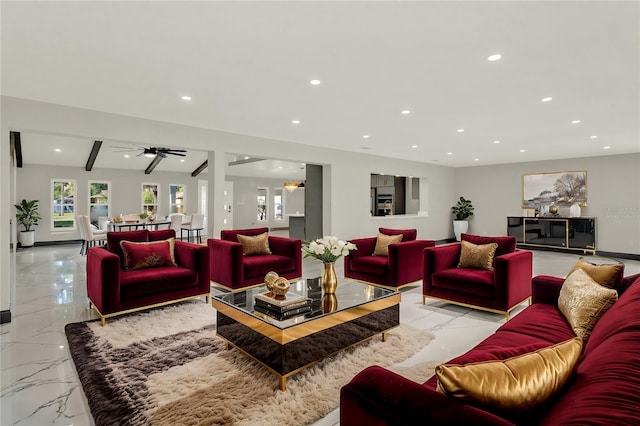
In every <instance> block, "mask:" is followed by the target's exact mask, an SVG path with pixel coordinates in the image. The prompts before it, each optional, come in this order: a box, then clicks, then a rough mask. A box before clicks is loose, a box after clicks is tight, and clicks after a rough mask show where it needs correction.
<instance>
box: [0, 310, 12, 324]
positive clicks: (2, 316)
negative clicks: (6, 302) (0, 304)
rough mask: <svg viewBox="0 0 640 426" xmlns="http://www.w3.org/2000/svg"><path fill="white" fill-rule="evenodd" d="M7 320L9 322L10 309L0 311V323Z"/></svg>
mask: <svg viewBox="0 0 640 426" xmlns="http://www.w3.org/2000/svg"><path fill="white" fill-rule="evenodd" d="M7 322H11V311H10V310H8V309H7V310H6V311H0V324H4V323H7Z"/></svg>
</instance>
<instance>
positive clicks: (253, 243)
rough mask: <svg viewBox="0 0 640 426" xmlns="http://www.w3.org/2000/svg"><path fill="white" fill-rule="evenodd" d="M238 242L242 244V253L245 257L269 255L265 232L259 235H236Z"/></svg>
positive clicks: (267, 236)
mask: <svg viewBox="0 0 640 426" xmlns="http://www.w3.org/2000/svg"><path fill="white" fill-rule="evenodd" d="M238 242H239V243H240V244H242V252H243V253H244V255H245V256H256V255H259V254H271V250H270V249H269V234H268V233H267V232H263V233H262V234H259V235H240V234H238Z"/></svg>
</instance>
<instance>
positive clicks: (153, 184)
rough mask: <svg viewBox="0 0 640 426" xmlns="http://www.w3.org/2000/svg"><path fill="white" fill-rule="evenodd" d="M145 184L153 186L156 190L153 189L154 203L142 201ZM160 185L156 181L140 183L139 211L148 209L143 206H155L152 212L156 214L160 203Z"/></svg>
mask: <svg viewBox="0 0 640 426" xmlns="http://www.w3.org/2000/svg"><path fill="white" fill-rule="evenodd" d="M146 186H155V188H156V191H155V200H154V201H155V203H154V204H148V203H145V202H144V193H145V187H146ZM160 190H161V187H160V184H159V183H157V182H142V183H141V188H140V206H141V209H140V212H141V213H142V212H146V211H148V210H147V209H146V208H145V206H155V209H153V213H152V214H154V215H156V214H158V208H159V207H160V205H161V194H162V193H161V192H160Z"/></svg>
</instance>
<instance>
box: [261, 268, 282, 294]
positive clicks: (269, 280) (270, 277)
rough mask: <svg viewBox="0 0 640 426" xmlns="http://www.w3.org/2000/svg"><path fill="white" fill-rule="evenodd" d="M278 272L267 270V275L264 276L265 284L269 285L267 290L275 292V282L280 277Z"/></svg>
mask: <svg viewBox="0 0 640 426" xmlns="http://www.w3.org/2000/svg"><path fill="white" fill-rule="evenodd" d="M279 277H280V276H279V275H278V273H277V272H274V271H271V272H267V275H265V276H264V284H265V285H266V286H267V290H269V291H270V292H273V283H274V282H275V281H276V280H277V279H278V278H279Z"/></svg>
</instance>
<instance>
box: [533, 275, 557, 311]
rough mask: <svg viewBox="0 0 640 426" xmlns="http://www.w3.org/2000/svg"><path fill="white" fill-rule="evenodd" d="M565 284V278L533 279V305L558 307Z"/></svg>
mask: <svg viewBox="0 0 640 426" xmlns="http://www.w3.org/2000/svg"><path fill="white" fill-rule="evenodd" d="M563 283H564V278H560V277H552V276H550V275H538V276H535V277H533V279H532V280H531V290H532V293H531V296H532V297H531V303H545V304H547V305H553V306H558V297H559V296H560V289H561V288H562V284H563Z"/></svg>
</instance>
